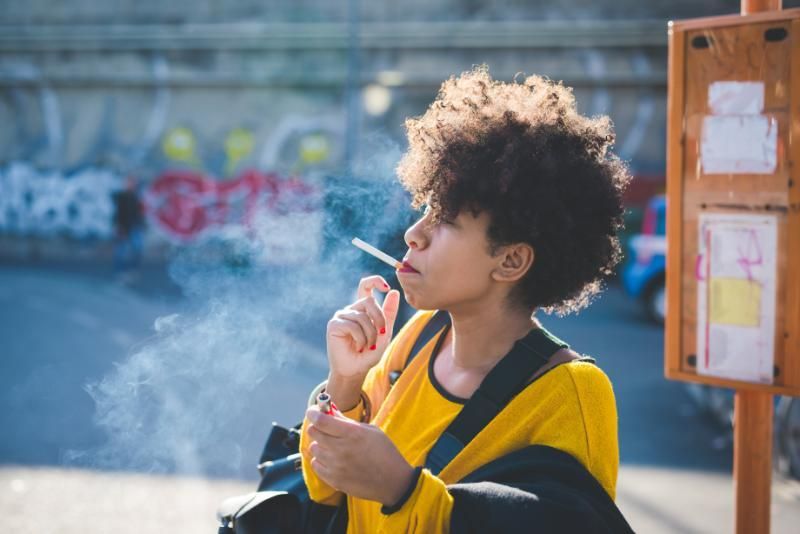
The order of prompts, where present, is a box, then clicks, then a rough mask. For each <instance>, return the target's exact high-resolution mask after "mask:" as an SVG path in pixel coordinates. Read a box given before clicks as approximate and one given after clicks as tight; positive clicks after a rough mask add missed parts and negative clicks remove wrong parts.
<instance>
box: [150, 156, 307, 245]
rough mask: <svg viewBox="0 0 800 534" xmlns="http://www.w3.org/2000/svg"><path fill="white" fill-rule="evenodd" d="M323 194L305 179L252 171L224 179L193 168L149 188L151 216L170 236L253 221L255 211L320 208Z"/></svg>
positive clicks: (186, 237)
mask: <svg viewBox="0 0 800 534" xmlns="http://www.w3.org/2000/svg"><path fill="white" fill-rule="evenodd" d="M318 198H319V196H318V194H317V191H316V189H315V188H314V187H312V186H311V185H309V184H307V183H305V182H303V181H302V180H300V179H299V178H296V177H293V178H281V177H279V176H278V175H277V174H264V173H262V172H259V171H257V170H247V171H244V172H243V173H242V174H240V175H239V176H238V177H237V178H235V179H233V180H224V181H218V180H213V179H210V178H207V177H205V176H204V175H203V174H201V173H199V172H195V171H188V170H170V171H166V172H164V173H163V174H161V175H160V176H159V177H158V178H157V179H156V180H154V181H153V182H152V183H151V184H150V186H149V187H148V188H147V190H146V191H145V195H144V204H145V209H146V212H147V216H148V219H149V220H150V222H151V223H153V224H154V225H155V226H156V227H158V228H159V229H161V230H162V231H163V232H165V233H166V234H167V235H169V236H171V237H173V238H175V239H178V240H180V241H191V240H194V239H196V238H197V237H198V236H199V235H201V234H202V233H204V232H206V231H209V230H212V229H213V228H218V227H220V226H223V225H228V224H241V225H244V226H250V225H251V224H252V223H253V221H254V220H255V216H256V215H257V214H259V213H262V212H263V210H266V211H267V212H273V213H279V214H285V213H289V212H293V211H304V212H309V211H313V210H315V209H318V204H319V203H318V200H317V199H318Z"/></svg>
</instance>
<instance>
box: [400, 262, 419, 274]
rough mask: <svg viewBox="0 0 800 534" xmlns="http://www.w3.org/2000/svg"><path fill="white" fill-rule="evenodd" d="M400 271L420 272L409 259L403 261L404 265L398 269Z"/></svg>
mask: <svg viewBox="0 0 800 534" xmlns="http://www.w3.org/2000/svg"><path fill="white" fill-rule="evenodd" d="M397 272H398V273H414V274H419V271H418V270H416V269H415V268H413V267H412V266H411V264H410V263H408V262H407V261H404V262H403V266H402V267H400V268H399V269H397Z"/></svg>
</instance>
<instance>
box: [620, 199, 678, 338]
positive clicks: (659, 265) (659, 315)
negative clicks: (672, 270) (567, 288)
mask: <svg viewBox="0 0 800 534" xmlns="http://www.w3.org/2000/svg"><path fill="white" fill-rule="evenodd" d="M666 221H667V199H666V197H665V196H664V195H658V196H655V197H653V198H651V199H650V201H649V202H648V203H647V207H646V208H645V211H644V218H643V220H642V228H641V232H640V233H638V234H635V235H634V236H633V237H631V239H630V241H629V242H628V260H627V263H626V264H625V267H624V268H623V271H622V284H623V286H624V288H625V291H626V292H627V293H628V294H629V295H630V296H632V297H635V298H637V299H639V300H640V301H641V303H642V306H643V307H644V311H645V313H646V314H647V316H648V317H649V318H650V319H651V320H653V321H655V322H657V323H662V324H663V322H664V318H665V317H666V313H667V299H666V287H665V282H666V281H665V276H664V274H665V269H666V255H667V236H666V227H667V222H666Z"/></svg>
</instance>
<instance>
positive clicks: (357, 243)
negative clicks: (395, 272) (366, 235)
mask: <svg viewBox="0 0 800 534" xmlns="http://www.w3.org/2000/svg"><path fill="white" fill-rule="evenodd" d="M352 243H353V244H354V245H355V246H357V247H358V248H360V249H361V250H363V251H364V252H366V253H367V254H371V255H373V256H375V257H376V258H378V259H379V260H381V261H382V262H384V263H386V264H388V265H391V266H392V267H393V268H395V269H400V268H401V267H402V266H403V264H402V263H400V262H399V261H397V260H396V259H394V258H393V257H391V256H389V255H388V254H386V253H385V252H382V251H380V250H378V249H377V248H375V247H373V246H372V245H370V244H369V243H365V242H364V241H361V240H360V239H359V238H357V237H354V238H353V241H352Z"/></svg>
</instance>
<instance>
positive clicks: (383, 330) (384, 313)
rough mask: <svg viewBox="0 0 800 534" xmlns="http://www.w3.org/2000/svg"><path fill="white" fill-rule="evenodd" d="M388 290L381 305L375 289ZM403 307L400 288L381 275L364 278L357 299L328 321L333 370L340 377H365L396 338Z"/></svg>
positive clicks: (328, 341)
mask: <svg viewBox="0 0 800 534" xmlns="http://www.w3.org/2000/svg"><path fill="white" fill-rule="evenodd" d="M373 290H378V291H382V292H387V291H388V293H387V295H386V298H384V300H383V306H382V307H381V306H378V303H377V301H376V300H375V297H373V296H372V291H373ZM399 307H400V292H399V291H397V290H396V289H392V290H390V288H389V284H387V283H386V280H384V279H383V277H381V276H377V275H375V276H368V277H366V278H362V279H361V282H359V284H358V296H357V300H356V301H355V302H354V303H352V304H350V305H349V306H347V307H345V308H343V309H341V310H339V311H337V312H336V313H335V314H334V315H333V318H332V319H331V320H330V321H328V330H327V344H328V364H329V365H330V373H331V375H333V376H336V377H340V378H363V377H365V376H366V375H367V372H368V371H369V370H370V369H371V368H372V367H374V366H375V365H376V364H377V363H378V362H379V361H380V359H381V357H382V356H383V352H384V351H385V350H386V347H387V346H389V342H390V341H391V340H392V333H393V331H394V322H395V319H397V311H398V309H399Z"/></svg>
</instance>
